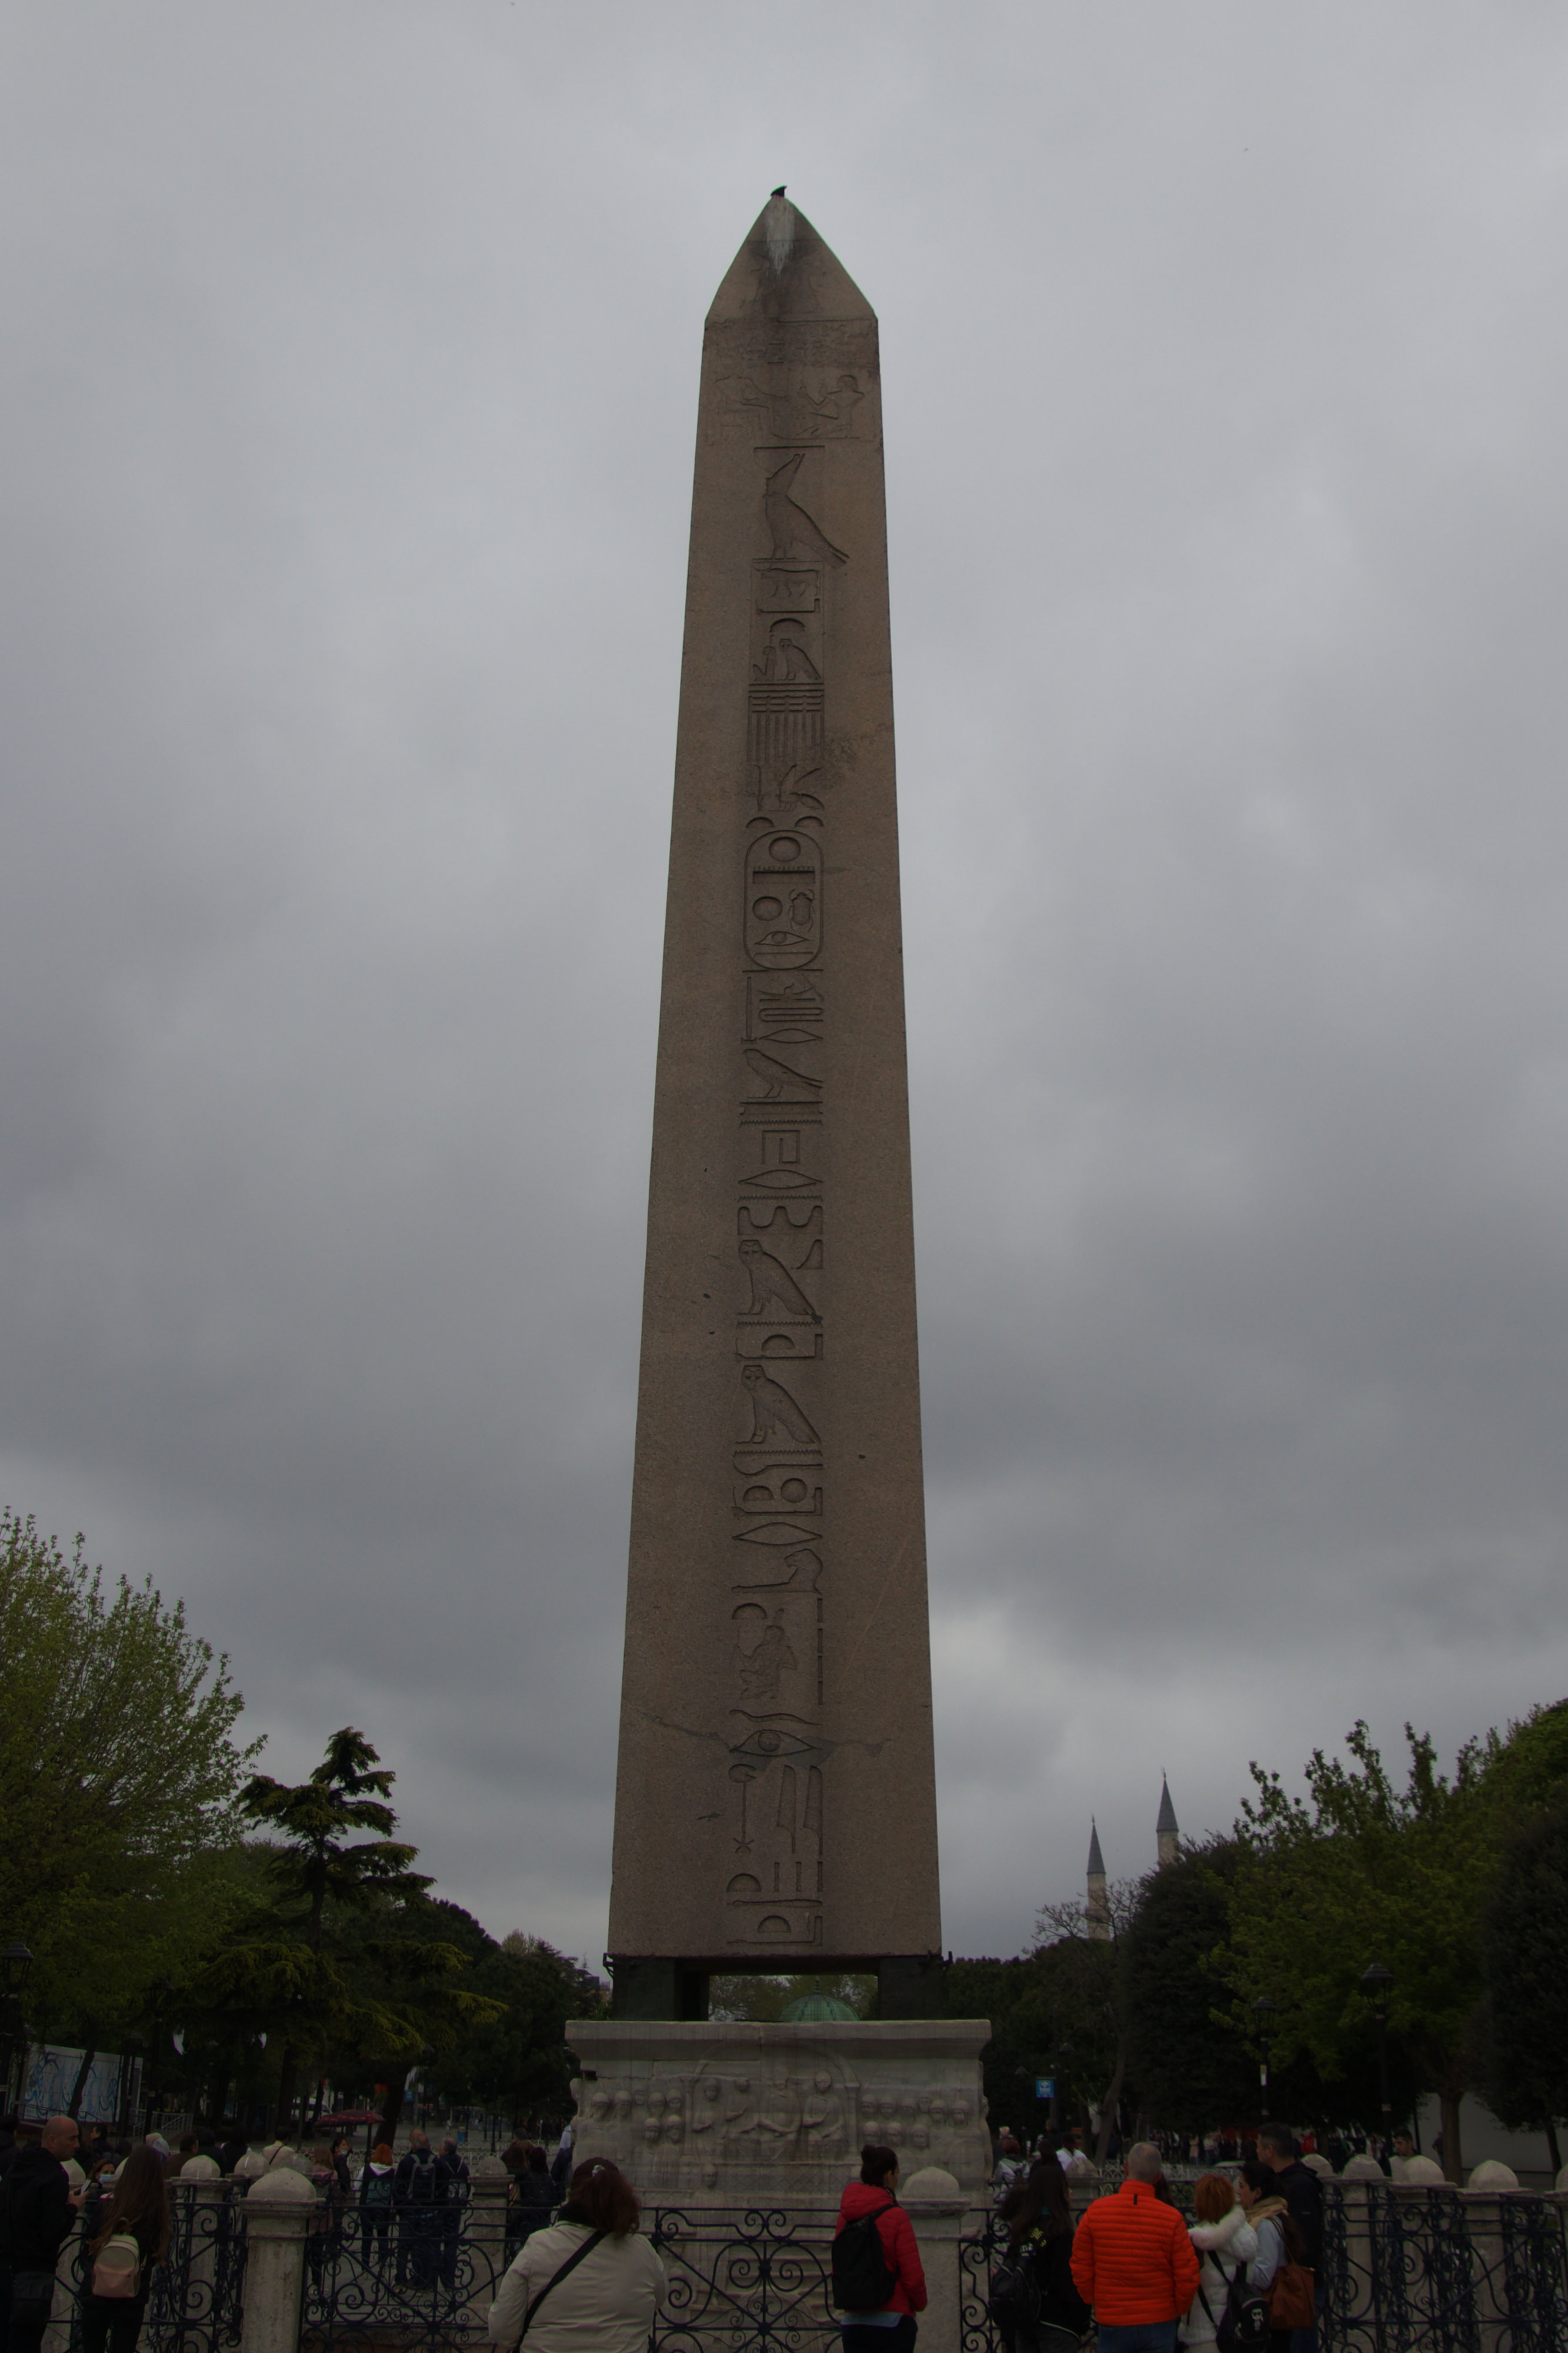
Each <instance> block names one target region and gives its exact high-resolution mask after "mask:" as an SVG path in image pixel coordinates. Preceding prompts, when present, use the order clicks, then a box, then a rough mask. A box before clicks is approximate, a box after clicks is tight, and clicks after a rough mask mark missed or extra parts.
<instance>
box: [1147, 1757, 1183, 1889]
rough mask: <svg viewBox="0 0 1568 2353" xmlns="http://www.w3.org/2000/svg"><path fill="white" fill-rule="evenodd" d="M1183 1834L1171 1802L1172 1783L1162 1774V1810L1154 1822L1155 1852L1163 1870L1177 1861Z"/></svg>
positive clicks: (1166, 1869)
mask: <svg viewBox="0 0 1568 2353" xmlns="http://www.w3.org/2000/svg"><path fill="white" fill-rule="evenodd" d="M1181 1835H1182V1833H1181V1826H1180V1824H1179V1823H1178V1822H1177V1820H1176V1810H1175V1808H1174V1806H1173V1805H1172V1803H1171V1785H1170V1783H1169V1781H1167V1780H1166V1778H1165V1777H1164V1775H1163V1774H1162V1775H1161V1776H1160V1811H1159V1816H1158V1818H1157V1820H1156V1821H1155V1823H1154V1852H1155V1853H1156V1854H1157V1855H1158V1857H1159V1859H1160V1869H1161V1870H1162V1871H1168V1870H1169V1869H1170V1867H1171V1865H1172V1863H1173V1862H1175V1860H1176V1849H1177V1847H1178V1846H1179V1845H1180V1843H1181Z"/></svg>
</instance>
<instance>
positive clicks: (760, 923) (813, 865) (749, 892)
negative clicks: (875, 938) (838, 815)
mask: <svg viewBox="0 0 1568 2353" xmlns="http://www.w3.org/2000/svg"><path fill="white" fill-rule="evenodd" d="M821 869H822V849H821V845H820V844H819V843H818V842H817V841H816V839H814V838H813V837H812V836H811V835H810V834H809V833H807V831H806V830H805V827H804V826H792V827H788V828H780V830H778V831H777V832H773V831H770V830H768V829H767V828H764V829H763V831H762V832H761V833H759V834H758V835H757V836H756V837H755V839H752V841H750V842H748V843H747V845H746V876H745V888H746V953H747V955H749V956H750V957H751V959H752V963H753V964H755V965H762V966H763V969H764V970H766V971H771V972H779V971H784V970H787V969H788V968H789V966H791V965H807V964H815V963H816V959H817V957H818V955H820V953H821V949H822V871H821ZM754 1067H755V1066H754V1065H753V1068H754ZM813 1083H814V1084H816V1082H813ZM773 1100H774V1101H775V1102H776V1101H777V1100H778V1098H777V1096H774V1098H773Z"/></svg>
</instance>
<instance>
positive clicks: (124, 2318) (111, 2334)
mask: <svg viewBox="0 0 1568 2353" xmlns="http://www.w3.org/2000/svg"><path fill="white" fill-rule="evenodd" d="M113 2238H129V2239H134V2240H135V2242H136V2252H137V2254H138V2255H139V2257H140V2258H141V2262H140V2266H139V2269H138V2272H137V2278H136V2287H135V2293H134V2294H133V2295H94V2294H93V2265H94V2264H95V2263H96V2262H97V2260H98V2257H99V2256H100V2254H101V2253H103V2250H104V2248H105V2247H106V2246H107V2244H108V2242H109V2241H110V2239H113ZM168 2252H169V2185H168V2175H167V2171H166V2168H165V2166H164V2162H163V2158H161V2157H160V2156H159V2155H158V2152H157V2151H156V2149H154V2148H151V2147H146V2146H143V2147H141V2148H133V2149H132V2152H131V2154H130V2156H129V2157H128V2158H126V2160H125V2162H124V2164H123V2165H122V2166H121V2168H120V2179H118V2180H117V2181H116V2183H115V2185H114V2190H113V2194H112V2196H110V2198H108V2199H107V2200H105V2201H104V2204H103V2207H102V2211H100V2214H99V2216H98V2220H97V2224H96V2227H95V2229H94V2231H93V2233H92V2236H91V2237H90V2238H89V2241H88V2242H87V2280H86V2284H85V2286H84V2289H83V2292H82V2299H81V2353H105V2348H107V2353H136V2339H137V2338H138V2337H140V2335H141V2334H142V2322H143V2321H144V2320H145V2319H146V2317H147V2298H148V2296H149V2295H150V2294H151V2292H152V2286H153V2265H154V2264H155V2263H162V2262H163V2258H164V2256H165V2255H166V2254H167V2253H168Z"/></svg>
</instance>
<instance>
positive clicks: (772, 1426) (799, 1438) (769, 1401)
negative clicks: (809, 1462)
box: [741, 1365, 822, 1449]
mask: <svg viewBox="0 0 1568 2353" xmlns="http://www.w3.org/2000/svg"><path fill="white" fill-rule="evenodd" d="M741 1379H742V1382H743V1383H744V1385H745V1388H746V1392H747V1395H748V1396H749V1398H750V1399H751V1405H752V1435H751V1440H750V1441H749V1442H750V1443H751V1444H752V1446H773V1445H783V1444H785V1443H786V1442H788V1441H789V1440H792V1439H793V1440H794V1441H795V1445H796V1446H800V1447H808V1448H812V1449H816V1448H819V1447H820V1446H821V1443H822V1441H821V1440H820V1439H819V1438H818V1437H817V1434H816V1430H813V1428H812V1426H811V1424H810V1422H809V1421H807V1419H806V1418H805V1414H804V1413H802V1411H801V1409H800V1408H799V1406H797V1405H796V1403H795V1399H794V1398H792V1397H791V1395H790V1393H789V1391H788V1390H787V1389H785V1388H780V1387H779V1384H778V1382H777V1381H774V1380H770V1379H769V1378H768V1376H767V1374H766V1373H764V1372H763V1368H762V1366H761V1365H743V1366H742V1368H741ZM746 1442H747V1441H745V1440H742V1444H745V1443H746Z"/></svg>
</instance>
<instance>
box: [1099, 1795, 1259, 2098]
mask: <svg viewBox="0 0 1568 2353" xmlns="http://www.w3.org/2000/svg"><path fill="white" fill-rule="evenodd" d="M1237 1861H1238V1857H1237V1849H1236V1847H1235V1846H1234V1844H1233V1843H1232V1842H1231V1841H1229V1840H1225V1839H1215V1840H1214V1841H1211V1842H1210V1843H1209V1844H1207V1845H1206V1846H1203V1847H1198V1848H1192V1847H1189V1848H1188V1849H1187V1850H1186V1851H1185V1852H1184V1853H1183V1854H1182V1855H1181V1856H1180V1857H1179V1859H1178V1860H1177V1861H1176V1862H1174V1863H1173V1864H1171V1865H1170V1866H1169V1867H1168V1868H1167V1869H1165V1870H1163V1871H1157V1872H1154V1873H1152V1874H1151V1876H1150V1877H1149V1879H1148V1880H1147V1881H1146V1882H1145V1883H1144V1886H1143V1891H1142V1902H1141V1903H1140V1905H1139V1907H1138V1910H1137V1912H1136V1914H1135V1915H1134V1916H1133V1918H1132V1920H1131V1923H1130V1925H1129V1927H1128V1930H1127V1933H1126V1936H1125V1939H1124V1948H1125V1949H1124V1955H1123V1963H1122V1969H1123V1993H1124V2001H1125V2007H1126V2014H1127V2058H1128V2073H1129V2076H1130V2079H1131V2083H1132V2084H1133V2085H1134V2086H1135V2087H1136V2093H1137V2099H1138V2104H1139V2106H1140V2108H1141V2109H1142V2112H1143V2113H1144V2114H1145V2115H1147V2116H1151V2117H1152V2118H1153V2119H1154V2120H1155V2121H1156V2122H1157V2123H1158V2124H1160V2125H1162V2126H1166V2127H1168V2128H1174V2129H1184V2130H1192V2129H1194V2128H1195V2129H1207V2128H1210V2127H1213V2126H1216V2125H1221V2124H1234V2123H1239V2122H1241V2121H1243V2120H1247V2121H1249V2122H1257V2121H1258V2104H1259V2087H1258V2062H1257V2060H1256V2059H1255V2058H1254V2057H1253V2055H1252V2053H1251V2052H1250V2051H1249V2050H1248V2049H1247V2045H1246V2043H1245V2042H1243V2040H1242V2038H1241V2036H1240V2035H1239V2034H1238V2033H1237V2031H1236V2029H1235V2027H1234V2026H1231V2025H1228V2024H1222V2023H1221V2022H1220V2021H1218V2020H1216V2018H1215V2002H1216V2000H1220V1999H1222V1997H1223V1994H1224V1987H1223V1984H1222V1982H1221V1980H1220V1979H1219V1978H1217V1976H1216V1975H1215V1955H1216V1954H1217V1953H1219V1952H1220V1951H1222V1950H1223V1948H1224V1946H1225V1943H1226V1930H1227V1926H1228V1922H1229V1908H1230V1896H1231V1891H1232V1889H1233V1887H1234V1885H1235V1883H1236V1875H1237Z"/></svg>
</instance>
